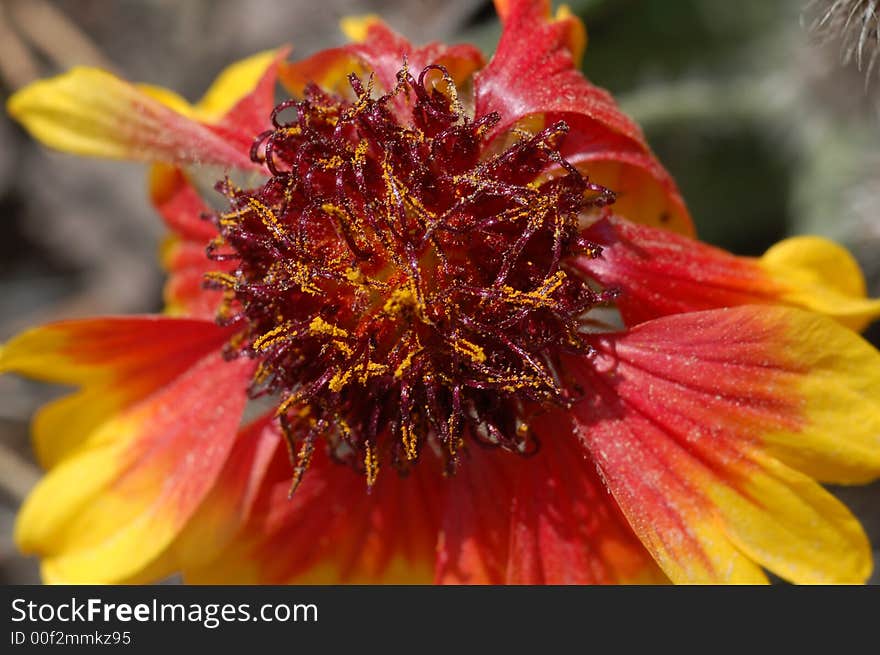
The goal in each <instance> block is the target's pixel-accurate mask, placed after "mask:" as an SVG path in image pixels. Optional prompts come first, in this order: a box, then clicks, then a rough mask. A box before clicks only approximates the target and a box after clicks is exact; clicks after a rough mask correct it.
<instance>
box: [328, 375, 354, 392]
mask: <svg viewBox="0 0 880 655" xmlns="http://www.w3.org/2000/svg"><path fill="white" fill-rule="evenodd" d="M350 381H351V369H348V370H347V371H345V372H342V371H338V372H337V373H336V375H334V376H333V377H332V378H330V382H329V383H328V384H327V386H328V387H330V391H332V392H333V393H339V392H340V391H342V390H343V389H344V388H345V385H346V384H348V383H349V382H350Z"/></svg>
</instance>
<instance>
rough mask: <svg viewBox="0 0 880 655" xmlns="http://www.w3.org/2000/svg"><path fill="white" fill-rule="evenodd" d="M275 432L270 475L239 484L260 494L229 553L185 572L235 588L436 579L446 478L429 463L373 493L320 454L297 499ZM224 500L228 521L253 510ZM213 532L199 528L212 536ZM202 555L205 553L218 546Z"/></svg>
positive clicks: (392, 477) (381, 481) (391, 477)
mask: <svg viewBox="0 0 880 655" xmlns="http://www.w3.org/2000/svg"><path fill="white" fill-rule="evenodd" d="M272 434H273V435H274V437H273V438H274V442H275V452H274V456H273V458H272V460H271V463H270V464H269V466H268V468H267V469H266V473H265V475H264V476H262V478H261V479H260V480H259V482H258V483H257V482H255V476H252V477H251V478H250V481H249V482H248V483H247V485H245V486H244V487H242V485H239V488H248V489H253V488H254V486H255V485H257V484H258V487H259V490H258V492H257V493H256V495H255V500H254V501H253V503H251V504H250V507H249V509H248V510H246V511H245V512H244V513H245V514H246V516H247V521H246V523H245V525H244V527H243V528H242V530H241V531H240V532H239V533H238V534H237V535H236V537H235V538H234V539H233V540H232V541H231V542H230V543H229V544H227V546H226V548H223V549H220V550H219V551H216V557H215V559H214V561H212V562H209V563H205V562H201V563H198V564H197V565H194V566H191V567H188V568H185V569H184V574H185V577H186V578H187V580H189V581H191V582H197V583H226V584H229V583H233V584H235V583H251V584H266V583H272V584H281V583H290V582H294V583H299V584H308V583H314V582H318V583H324V584H331V583H358V582H361V583H367V582H369V583H376V582H381V583H390V582H398V583H414V582H429V581H430V579H431V570H432V566H433V562H434V551H435V547H436V540H437V531H438V527H439V526H438V520H439V518H438V517H439V515H440V506H441V505H442V499H443V490H444V487H443V486H442V483H443V481H442V478H441V476H440V475H439V474H436V473H432V472H431V467H430V466H429V465H428V466H418V467H416V470H415V471H414V472H413V473H412V474H411V475H409V476H408V477H406V478H401V477H399V476H398V475H396V474H395V473H394V472H393V471H388V472H385V473H384V474H382V475H380V476H379V478H378V480H377V482H376V484H375V485H374V487H373V489H372V492H371V493H367V490H366V483H365V481H364V478H363V476H361V475H358V474H356V473H355V472H354V471H352V470H351V468H350V467H348V466H343V465H340V464H337V463H335V462H333V461H331V460H330V458H329V457H328V456H327V455H326V454H325V453H324V452H323V451H321V450H319V451H318V452H316V453H315V455H314V458H313V461H312V463H311V465H310V467H309V469H308V471H307V472H306V474H305V476H304V477H303V480H302V483H301V484H300V485H299V487H298V488H297V490H296V493H295V494H294V495H293V497H292V498H290V499H288V491H289V488H290V479H291V467H290V461H289V457H288V453H287V449H286V446H285V445H284V444H283V440H282V439H281V438H280V436H279V435H278V434H277V431H273V433H272ZM263 438H265V435H264V436H263ZM264 448H265V444H261V445H260V448H259V449H255V452H263V453H264V452H265V451H264V450H263V449H264ZM263 456H264V455H263ZM246 468H247V467H246ZM246 468H245V470H246ZM259 469H260V467H257V470H258V471H259ZM256 477H259V476H256ZM231 484H235V483H231ZM224 499H225V500H224ZM218 500H219V502H218V505H217V507H215V508H214V509H212V510H210V513H217V512H219V513H220V514H221V515H223V514H225V516H227V517H229V520H235V517H238V516H241V515H242V513H243V512H242V511H241V509H240V508H241V507H247V506H248V503H247V502H245V501H243V500H242V497H241V496H240V495H238V496H237V495H236V493H234V492H233V493H229V492H224V493H222V494H217V495H215V501H218ZM231 500H232V501H233V502H230V501H231ZM209 532H210V531H209V530H200V533H201V534H205V535H208V533H209ZM201 547H202V550H205V549H207V548H209V547H211V548H213V544H208V543H202V544H201Z"/></svg>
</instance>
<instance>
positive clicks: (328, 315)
mask: <svg viewBox="0 0 880 655" xmlns="http://www.w3.org/2000/svg"><path fill="white" fill-rule="evenodd" d="M496 7H497V9H498V13H499V15H500V17H501V20H502V22H503V25H504V29H503V33H502V36H501V40H500V42H499V44H498V48H497V51H496V53H495V55H494V56H493V57H492V59H491V60H490V61H488V63H486V62H484V60H483V58H482V55H481V54H480V53H479V52H478V51H477V50H476V49H474V48H472V47H470V46H453V47H447V46H444V45H441V44H430V45H428V46H424V47H414V46H413V45H411V44H410V43H409V42H408V41H406V40H405V39H403V38H402V37H400V36H398V35H397V34H395V33H393V32H392V31H391V30H390V29H389V28H387V27H386V26H385V25H384V24H383V23H382V22H381V21H380V20H379V19H377V18H374V17H369V18H366V19H357V20H347V21H344V23H343V27H344V29H345V30H346V32H347V33H348V35H349V36H350V37H352V39H353V41H354V43H352V44H351V45H347V46H344V47H341V48H336V49H332V50H327V51H323V52H320V53H318V54H316V55H313V56H312V57H309V58H307V59H305V60H300V61H296V62H293V63H289V62H287V61H285V57H286V55H287V50H286V49H281V50H278V51H275V52H269V53H264V54H260V55H257V56H255V57H252V58H250V59H248V60H245V61H243V62H240V63H238V64H236V65H234V66H232V67H230V68H229V69H227V70H226V71H225V72H224V73H223V74H222V75H221V76H220V77H219V78H218V80H217V82H216V83H215V84H214V86H212V87H211V89H210V90H209V91H208V93H207V94H206V95H205V97H204V98H203V99H202V100H201V101H200V102H199V103H197V104H195V105H191V104H189V103H187V102H186V101H184V100H183V99H182V98H180V97H178V96H176V95H174V94H172V93H170V92H168V91H165V90H162V89H156V88H153V87H147V86H143V85H135V84H130V83H128V82H125V81H123V80H120V79H118V78H116V77H114V76H112V75H110V74H109V73H105V72H102V71H97V70H91V69H75V70H73V71H71V72H69V73H67V74H65V75H62V76H60V77H57V78H54V79H50V80H46V81H42V82H38V83H36V84H34V85H32V86H30V87H28V88H26V89H24V90H22V91H20V92H19V93H18V94H16V95H15V96H14V97H13V98H12V99H11V100H10V102H9V110H10V112H11V113H12V115H13V116H14V117H16V118H17V119H18V120H19V121H21V122H22V123H23V124H24V125H25V127H26V128H27V129H28V130H30V132H31V133H32V134H33V135H34V136H36V137H37V138H38V139H40V140H41V141H43V142H44V143H46V144H47V145H49V146H52V147H55V148H58V149H61V150H66V151H69V152H74V153H77V154H82V155H91V156H100V157H116V158H126V159H135V160H141V161H146V162H150V163H151V164H152V165H153V167H152V169H151V174H150V191H151V197H152V201H153V203H154V205H155V206H156V208H157V210H158V211H159V213H160V214H161V216H162V217H163V219H164V220H165V222H166V225H167V226H168V228H169V229H170V231H171V234H172V237H171V238H170V239H169V242H168V244H167V246H166V247H165V248H164V251H163V260H164V263H165V266H166V268H167V269H168V272H169V280H168V284H167V287H166V303H167V309H166V312H165V314H163V315H161V316H140V317H105V318H98V319H92V320H78V321H66V322H60V323H55V324H51V325H47V326H44V327H41V328H36V329H34V330H31V331H29V332H26V333H24V334H22V335H20V336H19V337H17V338H15V339H13V340H12V341H10V342H9V343H8V344H6V345H5V347H4V348H3V350H2V353H0V367H2V369H4V370H6V371H15V372H18V373H22V374H25V375H29V376H32V377H36V378H40V379H43V380H48V381H51V382H57V383H63V384H68V385H74V386H77V387H78V388H79V390H78V391H77V392H76V393H74V394H73V395H70V396H67V397H65V398H62V399H61V400H58V401H56V402H54V403H52V404H50V405H48V406H47V407H45V408H43V409H42V410H41V411H40V413H39V414H38V415H37V417H36V418H35V421H34V441H35V447H36V452H37V455H38V457H39V459H40V461H41V463H42V464H43V465H44V466H45V467H46V469H47V470H48V473H47V475H46V477H45V478H44V479H43V481H42V482H41V483H40V484H39V485H38V486H37V488H36V489H35V490H34V492H33V493H32V495H31V496H30V498H29V499H28V500H27V502H26V503H25V506H24V507H23V509H22V511H21V515H20V517H19V520H18V524H17V529H16V538H17V541H18V543H19V545H20V546H21V548H22V549H23V550H24V551H25V552H29V553H35V554H37V555H39V556H40V557H41V558H42V562H43V574H44V577H45V579H46V580H47V581H52V582H142V581H149V580H155V579H160V578H162V577H163V576H167V575H169V574H171V573H174V572H178V571H179V572H182V573H183V575H184V578H185V579H187V580H190V581H194V582H252V583H267V582H270V583H280V582H299V583H303V582H429V581H432V580H433V581H437V582H465V583H485V582H488V583H504V582H507V583H616V582H649V581H668V580H671V581H673V582H734V583H737V582H747V583H752V582H764V581H766V577H765V573H764V570H765V569H766V570H769V571H772V572H773V573H775V574H777V575H779V576H781V577H783V578H785V579H787V580H791V581H794V582H805V583H813V582H862V581H864V580H865V579H866V578H867V577H868V576H869V574H870V570H871V566H872V564H871V554H870V548H869V544H868V541H867V539H866V537H865V534H864V532H863V531H862V528H861V526H860V525H859V523H858V521H857V520H856V519H855V518H854V517H853V516H852V515H851V514H850V513H849V511H848V510H847V509H846V508H845V507H844V506H843V505H842V504H841V503H840V502H839V501H838V500H836V499H835V498H834V497H833V496H832V495H831V494H829V493H828V492H827V491H826V490H824V489H823V487H822V486H821V484H820V483H838V484H851V483H864V482H868V481H870V480H873V479H875V478H876V477H878V475H880V354H878V352H877V351H876V350H875V349H874V348H872V347H871V346H870V345H869V344H868V343H867V342H865V341H864V340H862V339H861V338H860V337H859V336H858V334H857V333H856V330H859V329H861V328H862V327H864V326H865V325H867V323H868V322H870V321H871V320H872V319H874V318H875V317H877V316H878V315H880V302H878V301H876V300H869V299H867V298H866V297H865V288H864V281H863V279H862V276H861V273H860V272H859V269H858V267H857V265H856V264H855V263H854V261H853V260H852V258H851V257H850V256H849V254H848V253H847V252H846V251H845V250H843V249H842V248H840V247H839V246H836V245H834V244H832V243H830V242H828V241H825V240H823V239H819V238H815V237H798V238H795V239H790V240H788V241H785V242H783V243H781V244H779V245H777V246H775V247H773V248H771V249H770V250H769V251H768V252H767V253H766V254H765V255H764V256H763V257H761V258H759V259H750V258H743V257H737V256H734V255H731V254H729V253H726V252H724V251H722V250H719V249H716V248H713V247H710V246H708V245H705V244H702V243H700V242H699V241H697V240H696V239H695V238H694V233H693V227H692V224H691V220H690V217H689V215H688V211H687V209H686V207H685V204H684V202H683V200H682V198H681V196H680V195H679V193H678V191H677V189H676V186H675V183H674V182H673V180H672V179H671V177H670V176H669V174H668V173H667V172H666V171H665V170H664V168H663V167H662V166H661V165H660V163H659V162H658V161H657V160H656V159H655V157H654V155H653V154H652V153H651V151H650V149H649V148H648V146H647V144H646V142H645V139H644V137H643V135H642V133H641V131H640V130H639V128H638V126H636V125H635V124H634V123H633V122H632V121H631V120H629V119H628V118H627V117H626V116H624V115H623V114H622V113H621V112H620V110H619V109H618V108H617V106H616V105H615V103H614V101H613V99H612V98H611V97H610V96H609V95H608V94H607V93H606V92H604V91H602V90H601V89H598V88H596V87H594V86H593V85H591V84H590V83H589V82H588V81H587V80H586V79H584V77H583V76H582V75H581V74H580V73H579V72H578V71H577V65H578V62H579V59H580V57H581V55H582V53H583V51H584V46H585V33H584V30H583V26H582V25H581V23H580V22H579V21H578V20H577V19H576V18H574V17H573V16H571V15H570V14H569V13H568V12H567V11H566V10H564V9H562V10H560V11H558V12H557V13H556V14H555V15H552V16H551V13H550V7H549V2H547V0H507V1H502V0H497V1H496ZM279 79H280V81H281V82H282V84H283V85H284V87H285V88H286V89H287V90H288V91H289V92H290V94H292V99H291V100H289V101H285V102H283V103H282V104H280V105H277V106H276V105H275V90H276V82H277V81H278V80H279ZM206 166H207V167H212V166H213V167H215V169H217V170H221V169H225V171H226V176H225V177H224V178H223V179H222V180H221V181H220V182H219V183H218V184H217V187H216V188H217V190H218V191H220V194H221V195H220V196H217V198H215V199H214V201H216V200H217V199H218V198H219V199H221V200H222V202H220V204H219V205H217V207H216V208H212V206H211V202H209V200H210V198H209V197H208V196H207V195H206V194H204V193H201V192H200V191H199V190H198V188H197V185H196V184H195V183H194V181H193V180H194V179H195V176H196V175H198V176H199V179H204V176H205V173H204V170H211V168H208V169H205V167H206ZM217 167H220V168H219V169H218V168H217ZM199 170H201V171H202V172H198V171H199ZM244 179H250V180H251V181H252V182H251V183H250V184H247V185H246V184H244V183H243V182H242V180H244ZM254 180H256V181H254ZM206 253H207V255H206ZM259 399H268V401H269V402H266V400H259ZM249 403H250V405H249ZM246 406H248V409H249V410H250V409H251V408H252V407H257V408H258V407H263V408H264V409H265V408H267V407H268V408H269V409H268V410H266V411H265V412H264V413H263V414H262V415H258V416H257V418H255V419H254V420H252V421H249V422H247V423H245V424H242V416H243V414H244V412H245V409H246Z"/></svg>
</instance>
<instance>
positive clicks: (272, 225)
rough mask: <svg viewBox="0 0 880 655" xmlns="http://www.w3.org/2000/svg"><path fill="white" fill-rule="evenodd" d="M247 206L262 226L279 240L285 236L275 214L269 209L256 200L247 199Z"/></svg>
mask: <svg viewBox="0 0 880 655" xmlns="http://www.w3.org/2000/svg"><path fill="white" fill-rule="evenodd" d="M248 206H249V207H250V208H251V210H252V211H254V212H255V213H256V214H257V216H259V217H260V220H261V221H263V225H265V226H266V227H267V228H269V229H270V230H272V232H274V233H275V236H276V237H277V238H279V239H283V238H284V237H286V236H287V234H286V233H285V231H284V227H283V226H282V225H281V223H280V222H279V221H278V218H277V217H276V216H275V213H274V212H273V211H272V210H271V209H269V208H268V207H267V206H266V205H264V204H263V203H261V202H260V201H259V200H257V199H256V198H248Z"/></svg>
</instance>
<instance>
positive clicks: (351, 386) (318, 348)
mask: <svg viewBox="0 0 880 655" xmlns="http://www.w3.org/2000/svg"><path fill="white" fill-rule="evenodd" d="M432 75H439V79H438V78H432V77H431V76H432ZM432 80H433V81H432ZM349 81H350V85H351V88H352V91H353V94H354V95H353V97H354V100H352V101H347V100H344V99H342V98H339V97H335V96H330V95H328V94H326V93H325V92H323V91H320V90H319V89H317V88H316V87H307V88H306V90H305V92H304V97H303V98H302V99H301V100H298V101H293V100H289V101H286V102H284V103H281V104H280V105H278V107H276V109H275V111H274V112H273V114H272V117H271V118H272V124H273V126H274V128H273V130H270V131H269V132H266V133H263V134H261V135H259V136H258V137H257V140H256V141H255V144H254V148H253V150H252V158H253V159H254V160H255V161H257V162H261V163H265V165H266V168H267V169H268V171H269V172H270V174H271V178H270V179H269V181H268V182H267V183H266V184H265V185H263V186H262V187H260V188H257V189H249V190H243V189H238V188H237V187H235V186H234V185H233V184H232V183H231V182H230V181H229V180H224V181H223V182H221V183H220V184H218V187H217V188H218V189H220V190H221V192H222V193H224V194H225V195H226V196H227V198H228V199H229V202H230V207H231V210H230V211H229V212H227V213H225V214H220V215H218V216H216V217H215V219H214V220H215V223H216V224H217V226H218V228H219V230H220V233H221V237H220V239H219V240H218V241H217V245H216V247H214V248H213V250H212V252H217V253H220V252H221V251H220V250H219V249H220V248H221V247H222V248H223V250H222V256H224V257H227V256H228V257H230V258H235V259H236V260H237V267H236V269H235V270H234V272H231V273H223V274H217V275H214V276H212V277H211V283H212V284H214V285H217V286H219V287H221V288H224V289H226V292H227V294H228V296H227V301H226V303H225V304H224V307H223V308H222V310H221V313H222V314H223V315H224V316H226V317H227V318H226V320H237V321H238V322H239V323H238V324H241V325H244V326H247V327H246V329H245V330H244V332H243V333H242V334H241V335H239V337H238V339H237V341H236V343H235V345H234V346H232V345H231V346H230V348H229V349H230V351H233V350H235V351H237V352H238V353H239V354H240V355H241V356H249V357H255V358H257V359H259V360H260V366H259V369H258V374H257V375H256V376H255V379H254V382H253V384H252V387H251V393H252V394H254V395H260V394H267V393H274V394H277V395H278V396H279V397H280V399H281V400H280V402H279V406H278V409H277V415H278V417H279V420H280V421H281V425H282V432H283V433H284V435H285V440H286V442H287V444H288V448H289V451H290V454H291V468H292V470H293V475H292V478H293V479H292V484H291V492H292V491H293V490H294V489H295V488H296V487H297V485H298V484H299V483H300V482H301V480H302V477H303V476H304V475H305V472H306V470H307V469H308V466H309V463H310V462H311V459H312V456H313V454H314V451H315V449H316V447H317V441H318V439H319V438H320V439H323V440H324V441H325V443H326V445H327V448H328V449H329V451H330V455H331V456H332V457H333V458H335V459H337V460H339V461H346V462H349V463H350V464H351V465H352V466H354V467H355V468H356V469H357V470H359V471H361V472H362V473H363V474H364V475H365V477H366V481H367V485H368V486H369V487H372V486H373V485H374V484H375V482H376V479H377V476H378V474H379V470H380V464H381V462H380V459H382V458H386V457H387V458H389V460H390V462H391V464H392V465H393V466H394V467H395V468H397V469H398V471H400V472H405V471H406V470H407V469H408V468H409V467H410V466H412V465H413V464H415V463H416V462H419V461H422V460H423V459H424V458H425V457H426V453H431V455H430V456H431V457H432V458H434V457H437V456H439V457H440V458H441V459H442V460H443V465H444V468H445V470H446V471H447V472H448V473H452V472H454V471H455V467H456V463H457V461H458V458H459V454H460V451H461V449H462V448H463V447H464V445H465V444H466V443H467V442H468V441H471V440H472V441H474V442H481V443H484V444H491V445H494V446H495V447H497V448H501V449H504V450H507V451H510V452H512V453H516V454H519V455H529V454H532V453H533V452H535V450H536V449H537V442H536V441H535V440H534V438H533V435H531V431H530V430H529V429H528V427H527V426H528V424H529V416H530V415H531V414H533V413H535V412H539V411H542V410H541V408H542V406H544V405H548V404H549V405H561V406H565V405H566V404H568V403H569V402H570V399H571V398H572V394H571V393H570V392H569V390H567V389H566V388H565V383H564V381H563V380H561V379H560V377H559V376H558V375H557V373H556V371H557V370H558V365H557V363H556V359H557V358H558V356H559V355H560V354H561V353H563V352H572V351H584V350H586V346H585V345H584V344H583V340H582V338H581V332H580V328H581V326H582V324H583V323H582V318H583V315H584V314H585V313H586V312H588V311H589V310H590V309H591V308H592V307H593V306H595V305H597V304H602V303H603V302H606V301H607V300H608V299H609V298H610V296H609V295H607V294H604V293H600V292H594V291H593V290H592V289H591V288H590V286H589V284H588V281H587V280H585V279H584V278H583V277H582V274H581V273H580V272H579V271H578V270H576V268H574V267H568V266H566V265H565V262H566V261H567V259H568V258H571V257H574V256H579V255H580V256H582V255H583V254H584V253H593V254H594V255H595V256H598V254H599V252H600V250H599V248H598V247H597V246H595V245H594V244H591V243H589V242H588V241H585V240H584V239H582V238H581V237H580V236H579V230H580V223H581V218H582V215H583V214H584V212H592V211H594V210H598V208H600V207H603V206H605V205H607V204H608V203H609V202H612V201H613V198H614V195H613V193H611V192H610V191H608V190H607V189H604V188H603V187H601V186H599V185H596V184H593V183H591V182H589V180H587V179H586V178H585V177H584V176H583V175H582V174H581V173H580V172H579V170H578V169H577V168H575V167H574V166H572V165H571V164H569V163H568V162H567V161H566V160H565V159H564V158H563V157H562V155H561V154H560V153H559V150H558V149H559V147H560V145H561V143H562V141H563V140H564V138H565V135H566V133H567V131H568V126H567V125H566V124H565V123H563V122H557V123H554V124H553V125H550V126H548V127H546V128H545V129H542V130H541V131H539V132H538V133H537V134H527V133H524V132H523V133H520V137H519V139H518V140H517V141H516V142H514V143H513V144H511V145H510V146H509V147H507V148H506V149H504V150H501V151H500V152H498V151H495V152H494V153H493V154H491V155H489V156H487V155H486V152H487V148H486V146H487V143H486V141H485V140H486V139H487V138H488V136H487V135H488V134H489V132H490V128H491V127H492V126H493V125H495V124H496V123H497V122H498V121H499V120H500V117H499V116H498V115H497V114H490V115H488V116H482V117H480V118H478V119H477V120H472V119H471V118H470V117H468V116H467V115H465V113H464V110H463V104H462V102H461V99H460V98H459V94H458V90H457V89H456V88H455V84H454V82H453V80H452V77H451V76H450V75H449V73H448V71H446V70H445V69H444V68H443V67H442V66H438V65H432V66H429V67H427V68H425V69H423V70H422V71H421V72H420V74H419V75H417V76H415V77H414V76H413V75H411V74H410V72H409V71H408V69H406V67H404V68H403V69H402V70H401V71H400V73H399V74H398V76H397V84H396V86H395V88H394V89H392V90H391V91H389V92H388V93H386V94H385V95H383V96H381V97H378V98H374V93H373V80H372V77H370V78H368V79H367V80H366V81H363V80H361V79H360V78H358V77H357V76H355V75H352V76H350V77H349ZM292 108H293V109H295V111H296V115H295V116H294V117H292V118H291V119H290V120H289V121H284V120H282V118H281V116H280V115H281V113H282V112H283V111H285V110H288V109H292ZM224 276H225V277H224ZM303 407H307V408H308V415H309V423H308V424H306V423H304V422H303V421H300V420H297V421H295V420H293V419H294V418H295V417H296V416H297V415H298V412H299V411H300V410H301V408H303ZM428 446H430V448H428Z"/></svg>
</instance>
